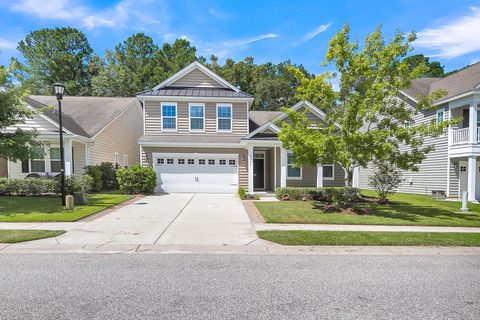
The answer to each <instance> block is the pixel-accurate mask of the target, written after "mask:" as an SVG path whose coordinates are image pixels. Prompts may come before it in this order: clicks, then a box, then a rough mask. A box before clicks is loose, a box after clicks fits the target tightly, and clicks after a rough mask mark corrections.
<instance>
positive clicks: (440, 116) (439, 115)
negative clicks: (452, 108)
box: [437, 109, 445, 124]
mask: <svg viewBox="0 0 480 320" xmlns="http://www.w3.org/2000/svg"><path fill="white" fill-rule="evenodd" d="M444 113H445V111H444V109H441V110H437V124H440V123H442V122H443V120H444Z"/></svg>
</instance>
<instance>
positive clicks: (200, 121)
mask: <svg viewBox="0 0 480 320" xmlns="http://www.w3.org/2000/svg"><path fill="white" fill-rule="evenodd" d="M188 107H189V113H190V130H191V131H204V130H205V105H204V104H200V103H195V104H194V103H190V104H189V106H188Z"/></svg>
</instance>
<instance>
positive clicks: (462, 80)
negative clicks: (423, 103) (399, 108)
mask: <svg viewBox="0 0 480 320" xmlns="http://www.w3.org/2000/svg"><path fill="white" fill-rule="evenodd" d="M479 85H480V62H478V63H475V64H472V65H471V66H468V67H467V68H465V69H463V70H460V71H458V72H455V73H453V74H451V75H449V76H446V77H444V78H420V79H417V80H415V81H414V82H413V84H412V86H411V87H410V88H409V89H407V90H405V93H406V94H408V95H409V96H411V97H413V98H415V99H416V98H418V97H421V96H425V95H427V94H431V93H432V92H434V91H436V90H439V89H444V90H446V91H447V95H446V96H444V97H442V100H444V99H448V98H452V97H455V96H458V95H460V94H462V93H465V92H469V91H472V90H473V89H476V88H478V86H479Z"/></svg>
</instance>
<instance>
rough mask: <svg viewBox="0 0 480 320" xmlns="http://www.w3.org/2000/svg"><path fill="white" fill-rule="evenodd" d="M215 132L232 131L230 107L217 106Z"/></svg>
mask: <svg viewBox="0 0 480 320" xmlns="http://www.w3.org/2000/svg"><path fill="white" fill-rule="evenodd" d="M217 131H232V106H231V105H217Z"/></svg>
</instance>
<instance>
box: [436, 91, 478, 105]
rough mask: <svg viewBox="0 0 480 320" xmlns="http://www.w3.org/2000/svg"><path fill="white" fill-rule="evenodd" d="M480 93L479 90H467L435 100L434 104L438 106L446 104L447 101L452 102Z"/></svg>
mask: <svg viewBox="0 0 480 320" xmlns="http://www.w3.org/2000/svg"><path fill="white" fill-rule="evenodd" d="M479 93H480V92H479V91H478V90H471V91H467V92H464V93H461V94H458V95H456V96H453V97H450V98H447V99H442V100H438V101H437V102H435V103H434V104H433V105H435V106H438V105H440V104H444V103H447V102H450V101H454V100H457V99H461V98H465V97H468V96H471V95H475V94H479Z"/></svg>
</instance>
